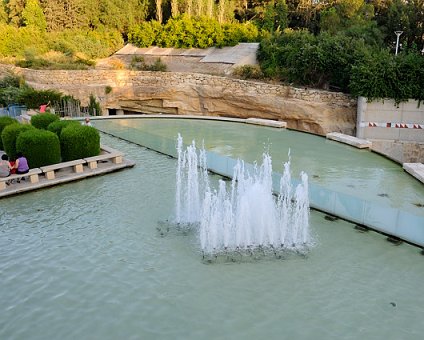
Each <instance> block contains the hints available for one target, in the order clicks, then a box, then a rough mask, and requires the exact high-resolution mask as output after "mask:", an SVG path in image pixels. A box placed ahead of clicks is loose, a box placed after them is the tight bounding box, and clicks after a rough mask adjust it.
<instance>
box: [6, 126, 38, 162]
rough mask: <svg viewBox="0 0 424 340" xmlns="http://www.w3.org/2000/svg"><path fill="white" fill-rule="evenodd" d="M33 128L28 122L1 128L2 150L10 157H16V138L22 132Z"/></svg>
mask: <svg viewBox="0 0 424 340" xmlns="http://www.w3.org/2000/svg"><path fill="white" fill-rule="evenodd" d="M32 129H35V128H34V127H33V126H32V125H29V124H10V125H8V126H6V127H5V128H4V129H3V132H2V133H1V141H2V143H3V147H4V151H5V152H6V153H7V154H8V156H9V157H10V158H15V157H16V153H17V151H16V140H17V139H18V137H19V135H20V134H21V133H22V132H25V131H28V130H32Z"/></svg>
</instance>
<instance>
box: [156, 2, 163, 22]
mask: <svg viewBox="0 0 424 340" xmlns="http://www.w3.org/2000/svg"><path fill="white" fill-rule="evenodd" d="M156 20H157V21H159V22H160V23H162V0H156Z"/></svg>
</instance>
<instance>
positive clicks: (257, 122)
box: [246, 118, 287, 128]
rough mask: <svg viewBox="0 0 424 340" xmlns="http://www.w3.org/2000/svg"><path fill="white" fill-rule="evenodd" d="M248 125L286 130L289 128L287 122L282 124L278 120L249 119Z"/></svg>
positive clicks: (247, 120)
mask: <svg viewBox="0 0 424 340" xmlns="http://www.w3.org/2000/svg"><path fill="white" fill-rule="evenodd" d="M246 123H247V124H255V125H262V126H270V127H276V128H286V127H287V123H286V122H280V121H278V120H271V119H261V118H247V119H246Z"/></svg>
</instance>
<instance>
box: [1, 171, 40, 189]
mask: <svg viewBox="0 0 424 340" xmlns="http://www.w3.org/2000/svg"><path fill="white" fill-rule="evenodd" d="M41 172H42V171H41V170H40V169H39V168H34V169H30V170H29V171H28V172H27V173H26V174H14V175H10V176H8V177H0V190H4V189H6V182H7V181H11V180H13V179H16V180H18V179H21V178H22V177H29V180H30V182H31V183H38V175H39V174H41Z"/></svg>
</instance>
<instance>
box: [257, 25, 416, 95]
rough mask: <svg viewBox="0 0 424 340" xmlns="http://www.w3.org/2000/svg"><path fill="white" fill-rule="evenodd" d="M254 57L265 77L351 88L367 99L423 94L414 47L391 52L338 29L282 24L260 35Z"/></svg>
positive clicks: (339, 88) (313, 84) (302, 83)
mask: <svg viewBox="0 0 424 340" xmlns="http://www.w3.org/2000/svg"><path fill="white" fill-rule="evenodd" d="M258 59H259V62H260V65H261V68H262V71H263V73H264V75H265V76H266V77H271V78H277V79H280V80H282V81H285V82H288V83H294V84H298V85H307V86H312V87H319V88H325V89H328V88H330V89H336V90H340V91H344V92H350V93H351V94H352V95H354V96H363V97H366V98H368V99H371V100H372V99H381V98H393V99H395V101H396V102H398V103H399V102H400V101H405V100H408V99H409V98H411V99H416V100H419V101H422V100H423V99H424V58H423V57H422V56H421V55H420V54H419V53H418V52H417V51H416V50H415V49H411V50H404V51H402V53H399V54H398V55H397V56H395V55H394V54H393V53H391V52H390V51H389V50H388V49H381V48H379V47H376V46H372V45H366V44H365V43H364V40H363V39H360V38H355V37H352V36H348V35H345V34H343V33H340V34H336V35H329V34H326V33H321V34H320V35H319V36H314V35H313V34H311V33H309V32H307V31H293V30H285V31H284V33H283V34H281V35H276V36H273V37H270V38H268V39H264V40H263V41H262V42H261V44H260V48H259V51H258Z"/></svg>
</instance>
